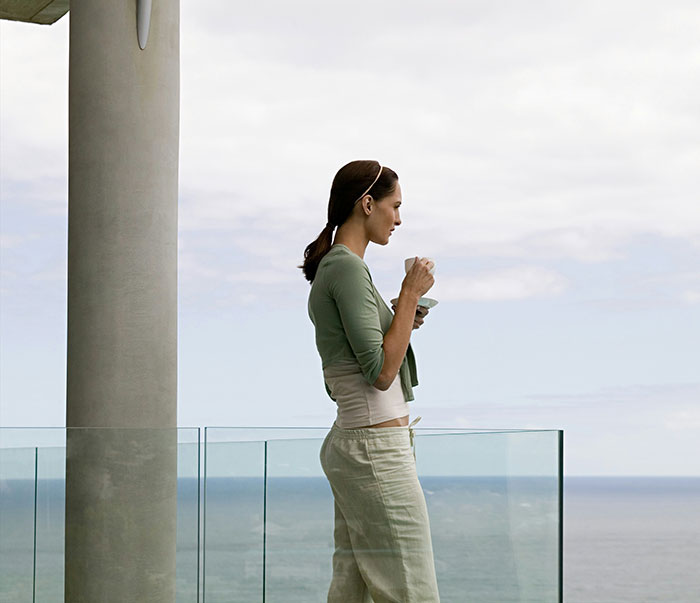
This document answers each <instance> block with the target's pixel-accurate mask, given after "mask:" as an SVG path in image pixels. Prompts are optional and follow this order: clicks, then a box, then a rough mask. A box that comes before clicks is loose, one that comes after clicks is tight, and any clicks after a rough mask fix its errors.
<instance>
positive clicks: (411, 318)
mask: <svg viewBox="0 0 700 603" xmlns="http://www.w3.org/2000/svg"><path fill="white" fill-rule="evenodd" d="M400 206H401V187H400V186H399V183H398V176H397V175H396V173H395V172H394V171H393V170H391V169H389V168H387V167H382V166H381V165H380V164H379V163H377V162H376V161H353V162H351V163H348V164H347V165H345V166H344V167H342V168H341V169H340V170H339V171H338V173H337V174H336V176H335V178H334V180H333V185H332V186H331V194H330V200H329V202H328V223H327V224H326V227H325V228H324V229H323V231H322V232H321V234H320V235H319V236H318V238H317V239H316V240H315V241H314V242H312V243H311V244H310V245H309V246H308V247H307V248H306V250H305V252H304V264H303V266H301V268H302V270H303V271H304V275H305V276H306V278H307V279H308V280H309V281H310V282H311V283H312V284H311V292H310V294H309V316H310V318H311V321H312V322H313V323H314V326H315V328H316V346H317V348H318V351H319V354H320V355H321V360H322V367H323V376H324V381H325V384H326V391H327V392H328V394H329V395H330V397H331V398H332V399H333V400H334V401H335V402H336V404H337V407H338V408H337V410H338V413H337V418H336V421H335V423H334V425H333V427H332V428H331V431H330V433H329V434H328V436H327V437H326V439H325V441H324V443H323V446H322V448H321V465H322V466H323V470H324V472H325V474H326V476H327V477H328V481H329V482H330V485H331V489H332V490H333V496H334V499H335V532H334V537H335V553H334V555H333V579H332V581H331V585H330V589H329V592H328V601H329V603H364V602H366V601H369V600H370V599H369V597H371V600H372V601H374V603H389V602H392V603H413V602H415V603H433V602H437V601H439V595H438V589H437V582H436V579H435V567H434V562H433V551H432V544H431V541H430V527H429V524H428V514H427V510H426V505H425V498H424V496H423V491H422V490H421V487H420V484H419V483H418V477H417V475H416V467H415V460H414V457H413V454H412V451H411V444H412V442H411V440H412V438H411V429H410V427H409V426H408V415H409V409H408V404H407V402H408V401H410V400H413V389H412V388H413V386H415V385H418V380H417V378H416V366H415V359H414V356H413V351H412V350H411V346H410V337H411V331H412V329H414V328H417V327H419V326H420V325H421V324H422V322H423V318H424V317H425V314H426V313H427V311H426V310H424V309H418V300H419V298H420V297H422V296H423V295H424V294H425V293H426V292H427V291H428V290H429V289H430V287H432V285H433V277H432V275H431V273H430V270H431V268H432V267H433V264H432V262H431V261H429V260H427V259H425V258H416V261H415V263H414V264H413V266H412V267H411V269H410V270H409V271H408V273H407V274H406V277H405V278H404V280H403V283H402V285H401V293H400V295H399V298H398V301H397V302H396V306H395V313H394V314H392V312H391V310H389V308H388V307H387V305H386V303H385V302H384V300H383V299H382V298H381V296H380V295H379V292H378V291H377V289H376V288H375V287H374V284H373V283H372V277H371V275H370V273H369V269H368V267H367V265H366V264H365V262H364V260H363V257H364V254H365V250H366V248H367V245H368V244H369V242H370V241H371V242H373V243H377V244H379V245H386V244H387V243H388V242H389V237H391V233H392V232H393V230H394V229H395V228H396V227H397V226H399V225H400V224H401V218H400V217H399V207H400ZM335 228H337V229H338V230H337V232H336V234H335V239H334V240H333V231H334V230H335ZM331 242H332V244H331Z"/></svg>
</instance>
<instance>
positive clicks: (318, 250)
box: [299, 223, 335, 283]
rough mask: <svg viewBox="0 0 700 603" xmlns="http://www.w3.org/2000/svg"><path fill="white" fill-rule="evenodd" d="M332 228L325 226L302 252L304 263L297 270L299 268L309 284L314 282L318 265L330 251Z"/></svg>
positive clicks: (330, 225) (331, 226)
mask: <svg viewBox="0 0 700 603" xmlns="http://www.w3.org/2000/svg"><path fill="white" fill-rule="evenodd" d="M334 228H335V227H334V226H333V225H332V224H330V223H329V224H326V227H325V228H324V229H323V230H322V231H321V234H320V235H318V237H316V240H315V241H313V242H311V243H309V244H308V245H307V246H306V249H305V250H304V263H303V264H302V265H301V266H299V268H301V270H302V272H303V273H304V276H305V277H306V280H307V281H309V282H310V283H313V282H314V278H315V277H316V270H318V265H319V264H320V263H321V260H322V259H323V256H324V255H326V254H327V253H328V252H329V251H330V249H331V245H332V243H333V229H334Z"/></svg>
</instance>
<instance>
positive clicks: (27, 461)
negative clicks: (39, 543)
mask: <svg viewBox="0 0 700 603" xmlns="http://www.w3.org/2000/svg"><path fill="white" fill-rule="evenodd" d="M1 437H2V436H1V432H0V438H1ZM4 444H5V442H4V441H3V440H2V439H0V445H2V446H3V447H2V448H0V601H2V603H24V602H25V601H26V602H28V603H31V601H32V589H33V575H34V509H35V507H34V493H35V491H34V488H35V465H36V449H35V448H30V447H25V448H5V447H4Z"/></svg>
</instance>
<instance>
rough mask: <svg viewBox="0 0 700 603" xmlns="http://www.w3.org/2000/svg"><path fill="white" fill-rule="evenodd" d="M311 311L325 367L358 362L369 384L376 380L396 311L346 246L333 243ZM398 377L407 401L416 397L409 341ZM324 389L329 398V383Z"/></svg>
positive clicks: (311, 295) (316, 281)
mask: <svg viewBox="0 0 700 603" xmlns="http://www.w3.org/2000/svg"><path fill="white" fill-rule="evenodd" d="M308 310H309V317H310V318H311V322H313V323H314V326H315V327H316V347H317V348H318V353H319V354H320V355H321V363H322V368H324V369H325V368H326V367H329V366H332V365H334V364H338V363H344V362H347V361H355V362H357V364H359V366H360V370H361V371H362V374H363V376H364V377H365V379H366V380H367V382H368V383H370V384H374V382H375V381H376V380H377V377H379V373H380V372H381V370H382V366H383V365H384V347H383V343H384V334H385V333H386V332H387V331H388V330H389V327H390V326H391V321H392V320H393V318H394V314H393V313H392V311H391V310H390V309H389V307H388V306H387V305H386V302H385V301H384V300H383V299H382V297H381V295H379V291H377V288H376V287H375V286H374V283H373V282H372V276H371V275H370V273H369V268H368V267H367V264H365V262H364V261H363V260H362V258H361V257H360V256H358V255H357V254H355V253H353V252H352V251H350V249H348V248H347V247H346V246H345V245H341V244H335V245H333V246H332V247H331V249H330V251H329V252H328V253H327V254H326V255H325V256H323V259H321V262H320V263H319V266H318V270H317V271H316V277H315V278H314V281H313V283H312V285H311V292H310V293H309V303H308ZM399 377H400V379H401V388H402V390H403V395H404V399H405V400H406V401H407V402H408V401H410V400H413V399H414V397H413V387H415V386H416V385H418V376H417V373H416V360H415V356H414V355H413V350H412V349H411V345H410V344H409V346H408V350H407V352H406V356H405V357H404V359H403V362H402V363H401V369H400V370H399ZM326 391H327V392H328V395H329V396H330V395H331V392H330V390H329V389H328V386H327V385H326ZM331 398H332V396H331Z"/></svg>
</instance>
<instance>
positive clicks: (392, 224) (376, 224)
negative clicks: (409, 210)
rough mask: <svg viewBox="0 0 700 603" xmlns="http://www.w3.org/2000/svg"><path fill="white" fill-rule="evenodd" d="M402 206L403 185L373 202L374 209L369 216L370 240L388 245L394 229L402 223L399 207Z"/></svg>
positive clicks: (397, 185)
mask: <svg viewBox="0 0 700 603" xmlns="http://www.w3.org/2000/svg"><path fill="white" fill-rule="evenodd" d="M400 206H401V185H400V184H399V183H398V182H397V183H396V189H395V190H394V192H393V193H391V194H390V195H387V196H386V197H382V198H381V199H380V200H379V201H375V200H374V199H373V200H372V202H371V207H372V211H371V213H370V214H369V216H368V218H367V229H368V234H369V240H370V241H372V242H373V243H377V244H378V245H386V244H387V243H388V242H389V237H390V236H391V233H392V231H393V230H394V228H396V227H397V226H398V225H399V224H401V217H400V215H399V207H400Z"/></svg>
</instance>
